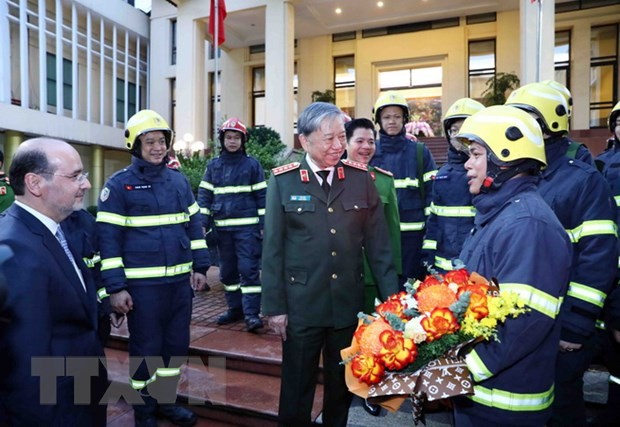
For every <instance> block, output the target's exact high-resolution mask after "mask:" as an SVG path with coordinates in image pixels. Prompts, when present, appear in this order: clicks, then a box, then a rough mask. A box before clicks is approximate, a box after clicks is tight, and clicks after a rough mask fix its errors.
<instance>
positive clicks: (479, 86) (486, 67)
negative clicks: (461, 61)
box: [469, 39, 497, 101]
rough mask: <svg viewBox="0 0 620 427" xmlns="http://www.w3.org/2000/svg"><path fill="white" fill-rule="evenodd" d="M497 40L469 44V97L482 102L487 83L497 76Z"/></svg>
mask: <svg viewBox="0 0 620 427" xmlns="http://www.w3.org/2000/svg"><path fill="white" fill-rule="evenodd" d="M496 71H497V70H496V69H495V39H493V40H479V41H471V42H469V96H470V98H474V99H477V100H478V101H480V100H482V93H483V92H484V91H485V90H486V82H487V81H488V80H489V79H490V78H491V77H493V76H495V72H496Z"/></svg>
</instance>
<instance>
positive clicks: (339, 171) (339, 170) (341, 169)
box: [337, 166, 344, 181]
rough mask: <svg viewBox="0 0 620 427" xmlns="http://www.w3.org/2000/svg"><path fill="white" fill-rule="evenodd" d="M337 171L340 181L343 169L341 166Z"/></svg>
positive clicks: (342, 177) (342, 176)
mask: <svg viewBox="0 0 620 427" xmlns="http://www.w3.org/2000/svg"><path fill="white" fill-rule="evenodd" d="M337 171H338V179H339V180H340V181H342V180H343V179H344V168H343V167H342V166H339V167H338V169H337Z"/></svg>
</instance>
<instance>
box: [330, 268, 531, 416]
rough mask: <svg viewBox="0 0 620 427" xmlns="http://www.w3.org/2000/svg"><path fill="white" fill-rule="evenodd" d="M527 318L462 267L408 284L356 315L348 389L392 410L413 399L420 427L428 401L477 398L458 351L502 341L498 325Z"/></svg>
mask: <svg viewBox="0 0 620 427" xmlns="http://www.w3.org/2000/svg"><path fill="white" fill-rule="evenodd" d="M526 311H527V308H525V303H524V302H523V301H522V300H521V299H520V298H519V295H518V294H516V293H514V292H508V291H500V290H499V287H498V285H497V284H496V283H491V282H489V281H487V280H486V279H484V278H483V277H482V276H480V275H478V274H477V273H472V274H470V273H469V272H468V271H467V270H466V269H464V268H462V269H458V270H454V271H450V272H448V273H446V274H444V275H440V274H437V273H433V274H430V275H429V276H427V277H426V278H425V279H424V281H423V282H420V281H416V282H415V283H408V284H407V285H406V286H405V291H403V292H399V293H397V294H394V295H392V296H390V297H389V298H388V299H387V300H386V301H385V302H383V303H380V304H377V305H376V307H375V313H373V314H372V315H367V314H364V313H360V314H359V318H360V321H359V324H358V327H357V330H356V331H355V335H354V337H353V340H352V343H351V347H348V348H346V349H343V350H342V352H341V355H342V358H343V360H344V363H345V375H346V381H347V386H348V387H349V390H350V391H351V392H352V393H354V394H357V395H358V396H360V397H363V398H367V399H369V401H370V402H372V403H378V404H380V405H381V406H383V407H385V408H387V409H389V410H393V411H395V410H397V409H398V408H399V407H400V405H401V404H402V402H403V401H404V400H405V399H406V398H407V397H408V396H409V397H411V399H412V403H413V409H414V410H413V412H414V414H413V415H414V420H415V421H416V423H417V421H418V420H420V419H421V418H422V404H423V403H424V401H425V400H428V401H432V400H437V399H443V398H447V397H451V396H457V395H463V394H472V393H473V384H472V382H471V380H470V375H469V371H468V370H467V366H466V364H465V360H464V357H462V356H459V350H461V349H462V348H463V347H464V346H466V345H468V344H471V343H475V342H477V341H481V340H489V339H497V327H498V326H499V324H500V323H501V322H504V321H505V320H506V319H507V318H509V317H516V316H518V315H520V314H522V313H525V312H526Z"/></svg>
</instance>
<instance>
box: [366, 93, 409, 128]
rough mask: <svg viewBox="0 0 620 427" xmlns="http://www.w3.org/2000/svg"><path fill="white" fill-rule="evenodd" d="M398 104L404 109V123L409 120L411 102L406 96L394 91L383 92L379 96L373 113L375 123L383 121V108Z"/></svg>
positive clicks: (397, 105)
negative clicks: (409, 102)
mask: <svg viewBox="0 0 620 427" xmlns="http://www.w3.org/2000/svg"><path fill="white" fill-rule="evenodd" d="M389 106H396V107H400V108H402V109H403V119H404V120H403V124H404V123H407V122H408V121H409V114H410V113H409V104H408V103H407V100H406V99H405V97H404V96H402V95H400V94H399V93H397V92H394V91H388V92H383V93H382V94H381V95H379V98H377V102H375V106H374V107H373V109H372V115H373V117H374V119H375V123H381V117H380V115H381V110H383V109H384V108H385V107H389Z"/></svg>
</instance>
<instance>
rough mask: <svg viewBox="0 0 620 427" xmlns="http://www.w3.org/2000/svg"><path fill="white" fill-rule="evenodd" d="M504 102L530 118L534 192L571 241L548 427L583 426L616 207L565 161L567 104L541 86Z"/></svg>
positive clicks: (609, 276)
mask: <svg viewBox="0 0 620 427" xmlns="http://www.w3.org/2000/svg"><path fill="white" fill-rule="evenodd" d="M506 105H509V106H511V107H516V108H519V109H522V110H524V111H526V112H528V113H530V114H532V115H533V116H535V117H536V120H537V122H538V124H539V125H540V127H541V129H542V132H543V136H544V141H545V154H546V156H547V164H548V167H547V168H546V169H545V170H544V171H543V172H542V174H541V179H540V181H539V183H538V191H539V192H540V194H541V196H542V197H543V199H545V201H546V202H547V204H548V205H549V206H550V207H551V209H552V210H553V212H554V213H555V214H556V215H557V217H558V219H559V220H560V222H561V223H562V225H563V226H564V228H565V230H566V232H567V233H568V235H569V236H570V238H571V241H572V243H573V260H572V264H571V269H570V277H569V282H568V289H567V292H566V295H565V298H564V301H563V302H562V309H561V312H560V317H559V320H560V323H561V326H562V333H561V337H560V343H559V352H558V354H557V361H556V370H555V372H556V379H555V400H554V402H553V411H552V412H553V413H552V417H551V420H550V422H549V426H553V427H556V426H583V425H584V424H585V412H586V411H585V403H584V401H583V374H584V373H585V371H586V370H587V368H588V366H589V365H590V362H591V360H592V356H593V354H594V351H595V341H596V334H595V333H594V332H595V327H596V321H597V318H598V316H599V315H600V313H601V309H602V308H603V304H604V302H605V298H606V296H607V293H608V292H609V291H610V290H611V288H612V286H613V282H614V278H615V276H616V270H617V263H618V254H617V235H616V216H615V214H616V207H615V204H614V202H613V197H612V195H611V191H610V189H609V185H608V184H607V182H605V179H604V178H603V176H602V175H601V174H600V173H598V171H597V170H596V169H595V168H594V167H593V166H591V165H589V164H587V163H585V162H582V161H579V160H576V159H570V158H568V157H567V156H566V152H567V150H568V144H566V142H565V140H564V138H563V137H564V135H566V133H567V132H568V105H567V104H566V101H565V99H564V97H563V96H562V94H561V93H559V92H558V91H557V90H555V89H553V88H551V87H550V86H548V85H545V84H542V83H530V84H527V85H525V86H522V87H521V88H519V89H517V90H515V91H514V92H512V94H511V95H510V97H509V98H508V100H507V101H506Z"/></svg>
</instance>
